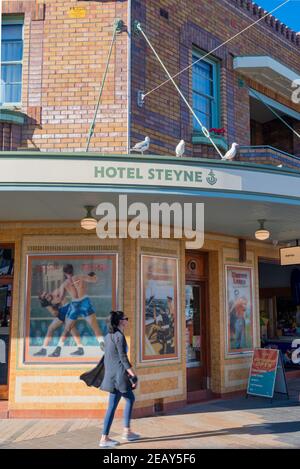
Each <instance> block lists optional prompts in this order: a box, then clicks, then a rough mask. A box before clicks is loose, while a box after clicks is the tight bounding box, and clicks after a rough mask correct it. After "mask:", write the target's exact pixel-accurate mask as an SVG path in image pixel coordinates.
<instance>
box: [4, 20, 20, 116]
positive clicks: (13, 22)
mask: <svg viewBox="0 0 300 469" xmlns="http://www.w3.org/2000/svg"><path fill="white" fill-rule="evenodd" d="M6 25H22V60H17V61H16V60H12V61H9V62H3V61H2V52H1V50H2V41H3V40H2V34H0V42H1V44H0V72H1V73H2V66H3V65H21V82H20V83H21V93H20V96H21V99H20V101H16V102H10V101H9V102H7V101H3V102H2V103H1V101H0V107H5V108H8V107H13V106H17V107H21V106H22V92H23V60H24V16H23V15H3V16H2V21H1V25H0V26H1V29H2V26H6ZM0 80H1V75H0ZM17 83H19V82H17ZM0 86H1V83H0ZM4 87H5V85H3V88H4ZM4 94H5V93H4Z"/></svg>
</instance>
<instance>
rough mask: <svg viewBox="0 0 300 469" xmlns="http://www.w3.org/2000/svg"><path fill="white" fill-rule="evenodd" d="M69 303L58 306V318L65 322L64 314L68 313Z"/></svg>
mask: <svg viewBox="0 0 300 469" xmlns="http://www.w3.org/2000/svg"><path fill="white" fill-rule="evenodd" d="M70 306H71V303H67V304H66V305H63V306H59V307H58V316H57V317H58V319H59V320H60V321H62V322H65V319H66V316H67V314H68V311H69V308H70Z"/></svg>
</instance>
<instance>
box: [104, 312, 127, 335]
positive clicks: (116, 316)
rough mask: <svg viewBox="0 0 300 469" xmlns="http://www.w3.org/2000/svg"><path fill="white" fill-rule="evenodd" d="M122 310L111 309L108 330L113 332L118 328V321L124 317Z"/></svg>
mask: <svg viewBox="0 0 300 469" xmlns="http://www.w3.org/2000/svg"><path fill="white" fill-rule="evenodd" d="M124 316H125V314H124V313H123V311H111V312H110V313H109V316H108V321H107V322H108V332H110V334H113V333H114V332H116V331H117V330H118V327H119V324H120V321H121V320H122V319H123V318H124Z"/></svg>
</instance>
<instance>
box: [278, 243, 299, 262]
mask: <svg viewBox="0 0 300 469" xmlns="http://www.w3.org/2000/svg"><path fill="white" fill-rule="evenodd" d="M280 264H281V265H293V264H300V246H294V247H291V248H281V249H280Z"/></svg>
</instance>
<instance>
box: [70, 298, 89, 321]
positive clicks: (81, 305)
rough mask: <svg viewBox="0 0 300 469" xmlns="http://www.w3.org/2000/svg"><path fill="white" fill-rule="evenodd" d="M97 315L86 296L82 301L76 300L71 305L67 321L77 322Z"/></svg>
mask: <svg viewBox="0 0 300 469" xmlns="http://www.w3.org/2000/svg"><path fill="white" fill-rule="evenodd" d="M91 314H95V310H94V308H93V306H92V303H91V300H90V299H89V298H88V297H87V296H86V297H84V298H82V299H81V300H74V301H72V302H71V303H70V308H69V310H68V312H67V319H71V320H72V321H76V320H77V319H79V318H86V317H87V316H91Z"/></svg>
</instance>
